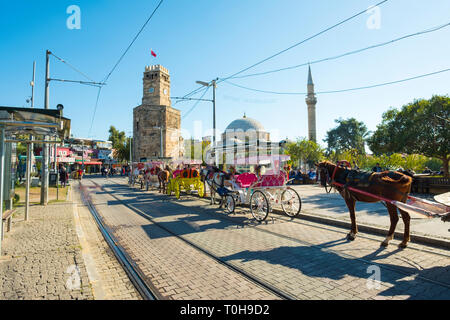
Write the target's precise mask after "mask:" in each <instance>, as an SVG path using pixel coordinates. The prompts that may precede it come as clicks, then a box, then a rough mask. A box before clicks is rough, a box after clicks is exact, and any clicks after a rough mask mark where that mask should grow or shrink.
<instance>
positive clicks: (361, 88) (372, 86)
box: [224, 68, 450, 95]
mask: <svg viewBox="0 0 450 320" xmlns="http://www.w3.org/2000/svg"><path fill="white" fill-rule="evenodd" d="M448 71H450V68H449V69H443V70H439V71H436V72H431V73H427V74H422V75H419V76H415V77H411V78H406V79H402V80H396V81H391V82H384V83H380V84H375V85H369V86H364V87H357V88H351V89H341V90H330V91H319V92H315V94H330V93H340V92H348V91H356V90H364V89H372V88H376V87H382V86H388V85H393V84H397V83H402V82H407V81H411V80H416V79H420V78H425V77H429V76H433V75H436V74H440V73H444V72H448ZM224 82H225V83H228V84H230V85H232V86H235V87H238V88H241V89H245V90H249V91H255V92H261V93H268V94H278V95H305V94H308V93H307V92H278V91H268V90H260V89H255V88H249V87H245V86H241V85H238V84H236V83H233V82H230V81H229V80H224Z"/></svg>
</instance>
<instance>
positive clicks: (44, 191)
mask: <svg viewBox="0 0 450 320" xmlns="http://www.w3.org/2000/svg"><path fill="white" fill-rule="evenodd" d="M50 54H51V52H50V51H49V50H47V51H46V54H45V95H44V107H45V109H49V105H50V103H49V84H50ZM45 139H47V137H45ZM48 169H49V154H48V145H47V144H43V145H42V168H41V205H44V206H45V205H47V204H48Z"/></svg>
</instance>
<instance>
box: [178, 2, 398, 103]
mask: <svg viewBox="0 0 450 320" xmlns="http://www.w3.org/2000/svg"><path fill="white" fill-rule="evenodd" d="M388 1H389V0H383V1H381V2H379V3H377V4H376V5H374V6H371V7H370V8H369V9H365V10H363V11H360V12H358V13H357V14H354V15H353V16H351V17H349V18H347V19H345V20H343V21H341V22H339V23H337V24H335V25H333V26H331V27H328V28H326V29H324V30H322V31H320V32H319V33H316V34H314V35H312V36H310V37H308V38H306V39H304V40H302V41H300V42H297V43H295V44H294V45H292V46H290V47H288V48H286V49H284V50H281V51H280V52H278V53H276V54H273V55H271V56H269V57H267V58H265V59H263V60H261V61H259V62H257V63H255V64H253V65H251V66H250V67H247V68H245V69H242V70H241V71H239V72H236V73H234V74H232V75H231V76H228V77H226V78H223V79H220V80H219V81H218V82H217V83H220V82H222V81H225V80H228V79H231V78H234V77H236V76H237V75H238V74H241V73H243V72H245V71H247V70H250V69H252V68H254V67H256V66H258V65H260V64H262V63H264V62H266V61H268V60H270V59H273V58H275V57H276V56H279V55H281V54H283V53H284V52H286V51H289V50H291V49H293V48H295V47H298V46H299V45H301V44H303V43H305V42H307V41H309V40H312V39H314V38H316V37H318V36H320V35H322V34H324V33H326V32H328V31H330V30H332V29H334V28H336V27H338V26H340V25H342V24H344V23H346V22H348V21H350V20H352V19H354V18H356V17H358V16H360V15H362V14H364V13H366V12H367V11H368V10H370V9H372V8H375V7H378V6H381V5H383V4H384V3H386V2H388ZM201 89H202V87H199V88H197V89H194V90H193V91H191V92H190V93H188V94H186V95H185V96H183V98H186V97H188V96H189V95H193V94H195V93H197V92H198V91H200V90H201ZM178 102H179V101H177V102H175V104H177V103H178Z"/></svg>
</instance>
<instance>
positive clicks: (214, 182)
mask: <svg viewBox="0 0 450 320" xmlns="http://www.w3.org/2000/svg"><path fill="white" fill-rule="evenodd" d="M202 175H204V176H205V181H206V183H207V184H208V186H209V190H210V193H211V202H210V204H211V205H212V204H214V199H215V197H216V193H217V189H218V188H223V187H224V184H225V179H226V177H227V173H226V172H224V171H222V170H220V169H219V168H218V167H216V166H208V167H207V168H206V169H204V170H202ZM217 194H218V193H217ZM224 203H225V199H224V197H223V196H221V201H220V208H221V207H222V206H223V204H224Z"/></svg>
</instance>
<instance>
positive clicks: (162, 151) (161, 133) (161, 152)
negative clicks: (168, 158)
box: [159, 125, 164, 159]
mask: <svg viewBox="0 0 450 320" xmlns="http://www.w3.org/2000/svg"><path fill="white" fill-rule="evenodd" d="M159 132H160V136H161V143H160V144H161V150H160V151H159V152H160V154H161V159H162V158H163V157H164V149H163V130H162V125H161V127H159Z"/></svg>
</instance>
